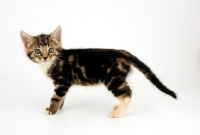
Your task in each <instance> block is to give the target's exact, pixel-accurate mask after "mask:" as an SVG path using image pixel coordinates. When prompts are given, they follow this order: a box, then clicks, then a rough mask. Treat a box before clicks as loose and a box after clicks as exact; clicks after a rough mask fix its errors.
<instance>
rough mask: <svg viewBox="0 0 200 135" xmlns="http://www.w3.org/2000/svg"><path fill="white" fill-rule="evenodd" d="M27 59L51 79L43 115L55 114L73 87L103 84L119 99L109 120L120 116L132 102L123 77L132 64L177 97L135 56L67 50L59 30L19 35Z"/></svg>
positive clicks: (85, 50)
mask: <svg viewBox="0 0 200 135" xmlns="http://www.w3.org/2000/svg"><path fill="white" fill-rule="evenodd" d="M20 36H21V40H22V42H23V44H24V46H25V51H26V53H27V56H28V58H29V59H30V60H31V61H33V62H36V63H38V64H39V66H40V68H41V70H42V71H43V72H44V73H45V74H46V75H47V76H48V77H49V78H51V79H52V81H53V83H54V85H55V88H54V91H55V93H54V95H53V96H52V98H51V103H50V107H49V108H47V109H46V114H48V115H52V114H55V113H56V112H57V111H58V109H61V108H62V106H63V104H64V99H65V96H66V93H67V92H68V90H69V88H70V86H72V85H75V84H76V85H77V84H78V85H94V84H98V83H102V84H104V85H105V86H106V87H107V88H108V90H109V91H111V92H112V93H113V95H114V96H115V97H116V98H118V99H119V102H120V103H119V105H116V106H114V107H113V110H112V111H111V113H110V117H112V118H117V117H120V116H122V115H123V114H124V113H125V112H126V110H127V108H128V106H129V104H130V101H131V93H132V91H131V89H130V88H129V86H128V85H127V82H126V77H127V75H128V73H129V72H130V67H131V65H133V66H135V67H136V68H137V69H138V70H140V71H141V72H142V73H143V74H144V75H145V76H146V77H147V79H149V80H150V81H151V82H152V83H153V84H154V85H155V86H156V87H157V88H158V89H159V90H161V91H162V92H164V93H165V94H168V95H170V96H172V97H173V98H176V94H175V93H174V92H172V91H171V90H169V89H168V88H166V87H165V86H164V85H163V84H162V83H161V82H160V81H159V79H158V78H157V77H156V76H155V74H154V73H153V72H152V71H151V70H150V69H149V67H147V66H146V65H145V64H144V63H143V62H141V61H140V60H139V59H138V58H137V57H135V56H133V55H132V54H130V53H129V52H126V51H124V50H114V49H70V50H65V49H63V48H62V46H61V43H62V42H61V27H60V26H58V27H57V28H56V30H55V31H53V32H52V33H51V34H50V35H46V34H41V35H38V36H35V37H34V36H30V35H28V34H27V33H25V32H23V31H21V32H20Z"/></svg>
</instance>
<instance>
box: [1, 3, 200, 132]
mask: <svg viewBox="0 0 200 135" xmlns="http://www.w3.org/2000/svg"><path fill="white" fill-rule="evenodd" d="M199 7H200V1H199V0H162V1H161V0H151V1H150V0H65V1H64V0H57V1H56V0H54V1H53V0H48V1H39V0H38V1H36V0H35V1H31V0H18V1H14V0H1V1H0V47H1V48H0V63H1V65H0V92H1V94H0V134H1V135H4V134H5V135H7V134H20V135H25V134H42V135H43V134H56V133H58V134H60V135H61V134H99V135H102V134H107V135H111V134H126V135H130V134H136V135H141V134H142V135H144V134H146V135H147V134H148V135H150V134H153V135H160V134H162V135H164V134H170V135H177V134H181V135H188V134H190V135H198V134H200V130H199V127H198V125H199V121H200V116H199V114H200V82H199V80H200V8H199ZM58 25H61V27H62V30H63V36H62V41H63V47H64V48H66V49H68V48H114V49H124V50H127V51H129V52H131V53H132V54H134V55H136V56H137V57H138V58H140V59H141V60H142V61H143V62H144V63H146V64H147V65H148V66H149V67H150V68H151V69H152V70H153V71H154V72H155V74H156V75H157V76H158V78H160V79H161V81H162V82H163V83H164V84H165V85H167V86H168V87H169V88H171V89H172V90H173V91H175V92H176V93H177V95H178V100H177V101H175V100H173V99H172V98H171V97H169V96H167V95H165V94H163V93H161V92H160V91H159V90H157V89H156V88H155V87H154V86H153V85H152V84H150V83H149V81H148V80H147V79H146V78H144V77H143V75H142V74H141V73H139V72H138V71H137V70H134V71H133V73H132V74H131V75H130V76H129V78H128V82H129V85H130V86H131V88H132V89H133V93H134V95H133V100H132V103H131V105H130V108H129V110H128V112H127V113H126V114H125V115H124V117H122V118H119V119H111V118H109V117H108V114H109V112H110V111H111V108H112V106H114V105H115V104H117V100H116V99H115V98H113V96H112V95H111V94H110V93H109V92H108V91H107V90H106V89H105V87H103V86H98V87H79V86H76V87H72V88H71V89H70V92H69V94H68V96H67V99H66V102H65V105H64V108H63V110H62V111H60V112H58V113H57V114H56V115H55V116H46V115H45V114H44V110H45V107H48V105H49V100H50V97H51V96H52V94H53V85H52V83H51V81H50V80H48V79H47V78H46V77H45V76H44V75H43V74H42V73H41V71H40V69H39V67H38V66H37V65H36V64H35V63H32V62H30V61H29V60H28V59H27V58H26V55H25V52H24V50H23V45H22V43H21V39H20V36H19V31H20V30H24V31H26V32H27V33H29V34H31V35H37V34H41V33H50V32H52V31H53V30H54V29H55V28H56V27H57V26H58Z"/></svg>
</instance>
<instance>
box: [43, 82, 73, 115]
mask: <svg viewBox="0 0 200 135" xmlns="http://www.w3.org/2000/svg"><path fill="white" fill-rule="evenodd" d="M69 87H70V86H67V85H56V87H55V93H54V95H53V96H52V98H51V103H50V107H49V108H46V114H47V115H53V114H55V113H56V112H57V110H58V109H61V108H62V106H63V104H64V98H65V95H66V93H67V91H68V89H69Z"/></svg>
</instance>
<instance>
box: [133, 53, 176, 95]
mask: <svg viewBox="0 0 200 135" xmlns="http://www.w3.org/2000/svg"><path fill="white" fill-rule="evenodd" d="M131 61H132V64H133V65H134V67H136V68H137V69H138V70H140V71H141V72H142V73H143V74H144V75H145V76H146V77H147V78H148V79H149V80H150V81H151V83H153V84H154V85H155V86H156V87H157V88H158V89H159V90H161V91H162V92H164V93H165V94H168V95H170V96H172V97H173V98H175V99H176V98H177V96H176V94H175V93H174V92H173V91H171V90H169V89H168V88H167V87H166V86H164V85H163V84H162V83H161V82H160V80H159V79H158V78H157V77H156V75H155V74H154V73H153V72H152V71H151V69H150V68H149V67H148V66H146V65H145V64H144V63H143V62H142V61H140V60H139V59H138V58H137V57H135V56H132V57H131Z"/></svg>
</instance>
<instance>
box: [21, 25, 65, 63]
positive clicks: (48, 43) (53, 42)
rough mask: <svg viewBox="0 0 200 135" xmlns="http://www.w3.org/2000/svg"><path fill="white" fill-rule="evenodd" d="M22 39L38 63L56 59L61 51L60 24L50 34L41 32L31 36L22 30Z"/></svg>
mask: <svg viewBox="0 0 200 135" xmlns="http://www.w3.org/2000/svg"><path fill="white" fill-rule="evenodd" d="M20 36H21V40H22V42H23V44H24V47H25V51H26V53H27V56H28V57H29V58H30V60H32V61H34V62H36V63H48V62H52V61H54V60H55V59H56V58H57V56H58V54H59V51H61V49H62V47H61V27H60V26H58V27H57V28H56V30H54V31H53V32H52V33H51V34H50V35H46V34H41V35H38V36H35V37H34V36H31V35H29V34H27V33H25V32H24V31H21V32H20Z"/></svg>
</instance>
